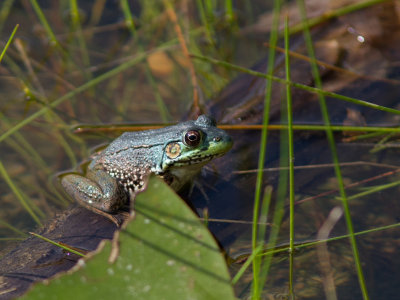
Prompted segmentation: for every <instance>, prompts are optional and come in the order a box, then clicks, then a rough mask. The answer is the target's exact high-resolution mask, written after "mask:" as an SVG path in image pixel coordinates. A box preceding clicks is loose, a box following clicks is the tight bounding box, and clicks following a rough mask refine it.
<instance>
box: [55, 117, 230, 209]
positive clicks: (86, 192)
mask: <svg viewBox="0 0 400 300" xmlns="http://www.w3.org/2000/svg"><path fill="white" fill-rule="evenodd" d="M232 144H233V142H232V139H231V137H230V136H229V135H228V134H227V133H226V132H225V131H224V130H221V129H219V128H217V127H216V123H215V121H214V120H213V119H212V118H210V117H207V116H205V115H201V116H199V117H198V119H197V120H196V121H187V122H182V123H179V124H177V125H174V126H169V127H165V128H161V129H155V130H146V131H141V132H125V133H123V134H122V135H121V136H120V137H118V138H117V139H115V140H114V141H113V142H112V143H111V144H110V145H109V146H108V147H107V148H105V149H104V150H103V151H101V152H99V153H97V154H96V155H95V157H94V158H93V160H92V161H91V163H90V164H89V166H88V169H87V172H86V176H82V175H79V174H68V175H65V176H63V177H62V179H61V184H62V186H63V187H64V189H65V190H66V192H67V193H68V194H69V195H70V196H71V197H72V198H74V199H76V200H77V201H78V202H79V203H81V204H82V205H84V206H85V207H87V208H88V209H90V210H92V211H95V212H96V213H100V214H103V215H108V214H110V213H111V214H112V213H116V212H117V211H118V210H119V209H120V208H121V207H122V206H123V205H125V204H127V203H129V201H130V202H131V203H132V202H133V199H134V197H135V195H136V194H137V193H138V192H141V191H143V189H144V188H145V184H146V181H147V177H148V176H149V175H150V174H151V173H154V174H156V175H158V176H160V177H162V178H163V179H164V180H165V181H166V182H167V183H168V184H169V185H170V186H171V187H172V188H173V189H174V190H175V191H179V190H180V189H182V187H183V186H185V185H186V184H187V183H189V182H190V181H191V180H192V179H193V177H194V176H195V175H196V174H197V173H199V171H200V170H201V168H202V167H203V166H204V165H205V164H206V163H208V162H209V161H211V160H212V159H214V158H216V157H219V156H222V155H224V154H225V153H226V152H227V151H228V150H229V149H230V148H231V147H232Z"/></svg>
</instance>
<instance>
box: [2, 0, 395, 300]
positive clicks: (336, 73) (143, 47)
mask: <svg viewBox="0 0 400 300" xmlns="http://www.w3.org/2000/svg"><path fill="white" fill-rule="evenodd" d="M81 2H82V3H78V4H79V10H78V14H74V10H73V8H71V7H70V3H69V1H38V4H39V6H40V8H41V10H42V11H43V13H44V16H45V17H46V20H47V22H48V23H49V25H50V27H49V28H46V26H45V24H44V23H43V22H41V21H40V20H39V18H38V15H37V11H35V7H34V6H32V5H31V3H30V2H28V1H9V0H8V1H3V3H2V4H1V5H2V7H1V9H2V10H1V12H3V14H2V15H1V16H4V17H2V18H1V19H0V22H1V23H0V26H1V27H0V29H1V31H0V34H1V37H2V38H1V40H2V41H3V43H5V41H6V40H7V39H8V37H9V35H10V33H11V31H12V29H13V28H14V26H15V24H17V23H18V24H19V28H18V31H17V34H16V36H15V37H14V42H13V44H12V46H11V47H10V48H9V49H8V51H7V53H6V56H5V57H4V59H3V61H2V62H1V65H0V76H1V80H0V95H1V99H2V101H1V102H0V113H1V119H0V120H1V121H0V124H1V134H2V135H1V136H0V153H1V155H0V157H1V159H0V162H1V164H2V165H4V169H5V172H6V173H7V175H5V174H4V172H3V178H7V177H9V178H10V179H11V181H12V184H10V182H9V181H7V180H2V181H0V191H1V198H0V201H1V204H2V210H1V214H0V221H1V222H2V226H1V227H0V234H1V236H2V237H4V239H5V242H4V247H3V249H10V248H12V247H13V245H15V243H17V242H18V240H17V241H15V240H14V238H17V239H21V238H23V235H22V234H21V233H26V232H28V231H32V230H34V229H35V228H36V227H37V226H38V222H37V221H35V219H38V220H40V222H45V220H46V218H49V217H52V216H54V215H55V213H56V212H59V211H62V210H63V209H66V207H68V206H69V205H70V204H71V202H70V201H69V200H68V199H67V198H66V197H65V195H63V194H62V191H61V190H60V187H59V183H58V178H57V174H58V173H60V172H63V171H66V170H71V169H73V168H76V167H78V165H79V163H81V162H82V161H84V160H86V159H88V157H89V156H90V154H91V153H92V149H93V147H95V146H98V145H99V144H104V143H107V142H109V141H111V140H112V139H113V138H115V137H116V136H118V134H119V132H117V131H111V133H110V131H108V130H104V128H103V127H101V128H98V129H97V130H94V131H91V132H90V133H88V134H76V133H74V132H73V128H74V126H77V125H79V124H91V125H99V126H103V125H105V124H106V125H108V124H159V123H174V122H177V121H180V120H182V119H185V118H187V116H189V115H190V113H188V112H189V111H190V110H191V108H192V111H195V110H196V109H193V105H194V103H195V101H194V99H193V97H194V96H193V95H194V94H195V92H194V89H193V76H191V68H192V67H193V69H194V70H195V74H196V82H197V83H196V84H197V87H196V89H195V91H196V92H197V93H198V98H199V101H200V108H201V109H202V110H203V111H204V112H206V113H209V114H211V115H213V116H214V117H215V118H216V119H217V121H218V122H219V123H220V124H224V125H245V124H261V122H262V111H263V108H264V107H263V105H264V95H265V79H264V78H257V77H254V76H250V75H244V74H242V75H239V77H236V76H237V75H238V73H237V72H235V71H234V70H232V69H229V68H223V67H221V66H217V65H212V64H210V63H207V62H204V61H201V60H198V59H192V60H191V61H189V60H188V59H187V57H185V55H184V53H183V51H182V50H181V46H180V44H179V41H178V39H177V30H176V29H175V27H174V24H173V22H172V21H171V16H170V15H169V14H168V12H167V10H166V9H165V7H164V5H163V4H162V2H161V1H128V2H129V4H130V8H131V9H130V11H131V12H132V16H131V17H132V20H133V23H126V22H125V20H126V18H127V10H124V7H123V5H120V4H119V2H117V1H115V2H114V1H101V0H97V1H81ZM200 2H201V1H200ZM220 2H221V3H218V4H215V7H207V5H205V6H204V9H205V14H207V13H208V15H207V18H206V20H207V22H208V23H205V21H204V20H205V19H203V18H202V15H201V13H200V12H199V7H198V4H194V2H193V3H188V2H186V1H181V2H179V3H178V4H176V6H175V13H176V14H177V17H178V21H179V24H180V26H181V27H180V28H181V31H182V36H183V37H184V38H185V40H186V42H187V47H188V49H189V52H190V53H194V54H201V55H204V56H209V57H212V58H217V59H220V60H223V61H228V62H230V63H233V64H236V65H240V66H245V67H250V66H254V67H253V68H254V69H255V70H257V71H260V72H265V69H266V61H267V59H266V55H267V53H268V48H267V47H266V46H265V43H266V42H268V36H269V30H270V24H271V14H270V9H271V7H270V3H264V2H267V1H252V2H251V4H250V3H246V4H245V3H242V2H240V1H239V2H240V3H236V2H235V5H236V6H235V7H234V11H233V13H234V16H235V18H233V19H230V18H229V16H228V17H227V14H226V13H225V12H226V11H225V7H224V3H223V2H224V1H220ZM244 2H247V1H244ZM121 3H123V1H121ZM345 4H349V2H347V3H344V4H343V3H341V4H340V5H345ZM8 5H9V6H8ZM309 5H310V7H311V6H312V5H313V4H312V3H311V4H309ZM315 5H316V4H314V6H313V10H312V11H313V12H314V13H315V14H317V15H318V14H319V13H321V12H322V11H325V10H327V9H328V8H332V9H334V8H335V7H336V6H335V5H339V4H338V2H335V4H328V1H327V2H321V1H319V2H318V7H317V8H316V7H315ZM288 7H289V8H288V11H289V13H290V17H291V20H292V22H294V21H295V20H296V18H297V17H296V15H298V10H297V8H295V7H294V6H288ZM8 8H9V10H8ZM210 12H212V14H210ZM366 20H368V21H366ZM131 24H133V25H131ZM208 25H209V27H207V26H208ZM50 31H51V32H52V34H54V40H52V35H51V34H50V33H49V32H50ZM210 37H212V39H210ZM313 40H314V42H315V43H314V46H315V49H316V53H317V57H318V59H320V60H321V61H323V62H326V63H329V64H331V65H335V67H336V68H340V69H336V68H332V67H329V66H327V65H320V72H321V76H322V80H323V89H324V90H326V91H329V92H334V93H338V94H341V95H345V96H348V97H353V98H356V99H362V100H365V101H369V102H372V103H376V104H379V105H382V106H386V107H390V108H398V95H399V94H400V85H399V77H400V71H399V70H400V66H399V63H398V62H399V59H400V55H399V53H400V51H399V50H400V49H398V47H399V45H400V8H399V5H398V3H397V2H391V1H388V2H387V3H386V4H385V5H377V6H375V7H372V8H367V9H363V10H358V11H356V12H353V13H349V14H346V15H344V16H341V17H339V18H335V19H332V20H329V21H327V22H324V23H323V24H322V25H320V26H317V27H316V28H314V29H313ZM280 45H282V43H281V44H280ZM291 45H292V50H293V51H296V52H297V53H301V54H303V55H307V52H306V49H305V45H304V41H303V38H302V36H301V35H298V36H294V37H293V38H292V39H291ZM118 68H120V69H118ZM291 69H292V77H291V78H292V80H293V81H294V82H297V83H301V84H304V85H310V86H313V85H314V82H315V80H314V79H313V76H312V75H311V70H310V66H309V62H308V61H307V60H305V59H304V58H302V57H296V56H292V60H291ZM275 75H276V76H279V77H282V78H284V76H285V71H284V58H283V55H282V54H279V53H278V54H277V57H276V68H275ZM102 76H103V77H102ZM235 78H236V79H235ZM284 89H285V87H284V86H283V85H282V84H278V83H274V84H273V86H272V104H271V115H270V120H271V122H272V123H274V124H279V123H285V122H286V121H285V119H284V120H282V119H281V111H282V107H283V106H282V103H284V102H285V101H284V100H285V91H284ZM292 92H293V108H294V120H295V123H296V124H308V125H309V124H323V121H322V117H321V113H320V107H319V104H318V98H317V97H316V95H315V93H310V92H306V91H304V90H303V89H299V88H293V90H292ZM51 103H53V105H52V107H51V108H50V109H47V108H46V107H49V105H51ZM54 103H56V105H54ZM327 105H328V110H329V114H330V118H331V121H332V123H333V124H335V125H346V126H367V125H368V126H390V127H392V126H398V121H399V117H398V115H396V114H390V113H388V112H383V111H381V110H377V109H374V108H371V107H366V106H362V105H357V104H354V103H353V104H351V103H348V102H344V101H343V100H339V99H337V98H334V97H329V98H327ZM283 108H284V107H283ZM38 112H40V113H38ZM35 114H36V116H35ZM32 116H33V117H32ZM26 120H28V121H26ZM21 122H26V124H23V126H20V127H19V128H18V130H15V131H13V132H12V133H10V130H13V128H15V126H18V125H20V124H22V123H21ZM229 133H230V134H231V135H232V136H233V138H234V141H235V145H234V148H233V150H232V151H231V152H230V153H229V154H228V155H226V156H224V157H223V158H221V159H219V160H218V161H216V162H215V163H212V164H210V166H209V167H207V168H206V170H205V172H203V174H202V177H201V179H200V180H198V183H197V184H196V186H197V187H195V188H194V189H193V191H192V193H191V194H190V195H189V196H188V197H189V199H190V200H191V201H192V202H193V203H194V205H195V206H196V207H197V208H198V210H199V213H200V214H203V211H204V209H207V211H208V214H209V218H210V221H209V227H210V229H211V231H212V232H213V233H214V235H215V236H216V238H217V239H218V241H219V242H220V243H221V244H222V246H223V247H224V248H225V250H226V251H227V253H228V254H229V255H230V256H231V257H232V260H233V261H234V262H233V263H232V264H231V266H230V267H231V271H232V274H235V272H236V271H237V270H238V268H239V267H240V266H241V265H242V263H243V260H240V258H243V257H246V256H247V255H248V254H249V253H250V252H251V228H252V221H251V220H252V214H253V201H254V189H255V182H256V176H257V174H256V172H255V170H256V169H257V163H258V153H259V141H260V130H259V129H258V130H254V129H253V130H246V129H245V128H244V127H243V128H240V127H239V129H238V128H237V127H236V129H235V130H233V129H231V130H229ZM364 133H365V132H361V134H364ZM354 136H355V133H354V132H350V133H349V132H347V133H344V132H342V131H336V132H335V134H334V137H335V141H336V147H337V152H338V155H339V161H340V162H341V163H343V165H342V167H341V171H342V173H343V178H344V184H345V185H346V186H349V187H348V188H346V193H347V194H348V196H349V197H350V198H351V197H352V196H354V199H353V198H351V199H350V200H349V201H350V202H349V208H350V212H351V219H352V223H353V226H354V231H355V232H358V233H363V231H365V230H370V229H376V231H374V232H369V233H363V234H360V235H359V236H357V238H356V241H357V245H358V250H359V253H360V259H361V262H362V269H363V273H364V276H365V279H366V282H367V290H368V292H369V295H370V297H371V298H381V299H382V298H384V299H395V298H396V296H397V295H398V293H399V291H398V289H399V288H398V284H397V281H398V278H399V275H400V274H399V275H398V274H397V273H398V272H399V271H398V270H400V268H399V262H398V255H396V254H397V253H396V249H398V246H399V245H398V243H399V237H400V234H399V230H398V229H397V227H396V226H397V225H398V222H399V215H400V214H399V205H398V200H397V199H398V197H397V195H398V192H399V190H398V185H396V183H397V182H398V181H399V176H398V169H397V168H398V165H399V162H398V150H397V148H398V143H397V136H396V135H394V134H392V135H390V134H389V133H384V134H382V135H374V136H372V135H369V136H365V137H364V138H363V139H356V138H355V137H354ZM294 140H295V166H296V170H295V180H294V182H295V186H294V189H295V200H296V205H295V211H294V224H295V226H294V227H295V243H296V244H297V245H302V244H304V243H307V242H310V241H315V240H317V239H321V238H322V237H323V236H324V234H328V235H329V236H330V237H337V236H343V235H345V234H347V233H348V227H347V225H346V222H345V220H344V217H343V216H342V217H340V218H339V219H338V220H337V221H334V222H333V221H332V222H333V223H332V224H331V225H332V229H331V230H329V231H328V232H324V231H323V230H321V229H322V228H325V227H324V226H325V225H326V224H328V225H329V222H328V221H329V220H331V219H329V217H328V216H329V215H330V213H331V212H332V211H333V209H335V208H337V207H341V206H342V201H341V200H340V199H339V193H338V192H337V188H338V185H337V180H336V178H335V173H334V170H333V167H332V155H331V151H330V148H329V144H328V142H327V139H326V135H325V132H324V131H323V130H319V131H315V130H310V128H308V129H305V130H296V131H295V135H294ZM379 146H381V147H379ZM286 148H287V136H286V133H285V131H284V130H281V131H280V130H271V131H270V133H269V136H268V146H267V155H266V163H265V168H266V170H265V172H264V173H263V174H264V181H263V188H264V187H266V186H267V185H271V186H273V200H272V202H273V207H275V208H276V207H279V204H278V200H277V199H282V200H283V201H284V202H283V206H282V211H283V215H282V224H278V225H277V224H273V225H272V226H269V227H267V229H268V230H267V231H268V233H271V232H273V228H274V226H275V228H276V227H278V228H280V230H279V234H278V237H277V240H276V245H277V246H279V247H283V248H284V247H286V246H288V238H289V217H288V216H289V209H288V206H287V205H288V186H287V179H286V180H285V178H287V176H288V173H287V169H285V168H282V167H281V166H283V165H284V166H285V164H286V165H287V161H285V159H283V158H282V157H284V155H285V153H286V151H287V150H286ZM280 167H281V168H280ZM285 182H286V183H285ZM388 184H391V185H390V186H389V185H388ZM13 186H15V187H16V189H17V190H18V191H19V192H15V190H13ZM198 187H199V188H198ZM360 193H363V194H360ZM355 196H358V197H355ZM21 199H23V201H26V204H24V203H23V202H21V201H22V200H21ZM26 207H28V208H29V209H27V208H26ZM30 210H31V212H30ZM270 215H271V216H270V217H269V219H268V222H271V220H272V215H273V210H272V209H271V213H270ZM327 220H328V221H327ZM3 222H6V223H7V224H8V225H6V224H3ZM11 226H12V227H11ZM383 226H392V227H393V228H390V229H384V228H382V227H383ZM268 239H269V237H268V235H267V237H266V241H268ZM266 247H267V248H268V245H267V246H266ZM327 249H328V251H327V250H326V249H325V248H323V246H321V247H319V246H318V247H317V246H311V245H310V246H305V247H299V249H298V250H297V252H296V254H295V257H294V270H295V271H294V278H295V282H294V283H295V285H294V289H295V294H296V295H297V296H298V297H299V298H301V299H302V298H304V299H321V298H323V297H325V292H324V288H326V287H327V286H328V287H329V278H333V281H334V287H335V289H336V294H337V295H338V297H339V298H340V299H358V298H361V297H362V294H361V289H360V288H359V284H358V278H357V273H356V268H355V264H354V256H353V253H352V248H351V246H350V243H349V240H348V238H342V239H338V240H336V241H330V242H329V243H328V244H327ZM323 255H328V256H329V258H328V259H326V256H325V257H324V256H323ZM323 261H329V262H330V264H329V265H328V266H326V264H323V263H322V262H323ZM288 266H289V260H288V255H287V252H282V253H280V254H278V255H276V256H275V257H274V259H273V260H272V264H271V268H270V272H269V274H270V275H269V277H268V280H267V285H266V289H265V295H264V296H265V298H266V299H272V298H279V297H283V298H284V297H285V295H286V294H287V292H288V291H287V287H288V284H287V281H288V278H289V275H288V270H289V267H288ZM249 282H251V274H250V273H247V274H245V276H244V278H243V279H242V281H241V282H240V283H239V284H238V285H237V286H236V292H237V296H239V297H242V298H245V297H247V295H248V293H249Z"/></svg>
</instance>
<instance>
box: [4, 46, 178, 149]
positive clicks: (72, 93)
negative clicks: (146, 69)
mask: <svg viewBox="0 0 400 300" xmlns="http://www.w3.org/2000/svg"><path fill="white" fill-rule="evenodd" d="M170 47H171V43H166V44H164V45H162V46H160V47H158V48H157V49H156V50H154V51H158V50H159V51H162V50H166V49H168V48H170ZM147 55H148V53H142V54H139V55H137V56H135V57H134V58H132V59H130V60H129V61H127V62H125V63H123V64H121V65H119V66H118V67H115V68H114V69H112V70H110V71H108V72H106V73H104V74H102V75H100V76H98V77H96V78H93V80H91V81H89V82H87V83H85V84H83V85H81V86H79V87H77V88H76V89H75V90H73V91H70V92H68V93H67V94H65V95H64V96H61V97H60V98H58V99H56V100H54V101H53V102H51V103H50V104H49V105H48V106H46V107H43V108H42V109H40V110H38V111H37V112H35V113H33V114H32V115H30V116H29V117H27V118H25V119H24V120H23V121H21V122H19V123H18V124H16V125H15V126H14V127H12V128H11V129H9V130H7V131H6V132H5V133H3V134H2V135H1V136H0V143H1V142H2V141H4V140H5V139H6V138H7V137H8V136H10V135H12V134H13V133H15V132H17V131H18V130H20V129H21V128H22V127H24V126H26V125H27V124H29V123H30V122H32V121H34V120H35V119H37V118H38V117H40V116H42V115H43V114H45V113H46V112H47V111H48V110H50V109H52V108H54V107H57V106H58V105H60V104H61V103H63V102H64V101H66V100H68V99H71V98H72V97H74V96H76V95H78V94H79V93H82V92H84V91H86V90H87V89H89V88H91V87H93V86H95V85H97V84H99V83H101V82H103V81H104V80H106V79H109V78H111V77H113V76H115V75H117V74H119V73H120V72H122V71H124V70H126V69H128V68H130V67H132V66H134V65H136V64H137V63H139V62H141V61H143V60H144V59H145V58H146V57H147Z"/></svg>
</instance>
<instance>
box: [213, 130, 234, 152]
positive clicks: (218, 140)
mask: <svg viewBox="0 0 400 300" xmlns="http://www.w3.org/2000/svg"><path fill="white" fill-rule="evenodd" d="M213 142H214V143H215V144H216V145H217V147H219V148H221V150H222V151H223V152H228V151H229V150H230V149H231V148H232V146H233V140H232V138H231V137H230V136H229V135H227V134H225V135H217V136H215V137H214V138H213Z"/></svg>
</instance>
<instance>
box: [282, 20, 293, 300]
mask: <svg viewBox="0 0 400 300" xmlns="http://www.w3.org/2000/svg"><path fill="white" fill-rule="evenodd" d="M284 40H285V71H286V80H287V81H288V82H290V57H289V24H288V18H287V17H286V18H285V34H284ZM286 101H287V124H288V145H289V149H288V153H289V159H288V160H289V224H290V228H289V298H291V299H294V288H293V252H294V164H293V162H294V146H293V108H292V91H291V87H290V85H286Z"/></svg>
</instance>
